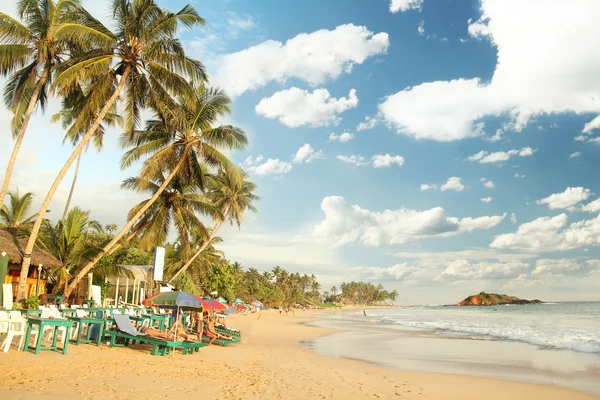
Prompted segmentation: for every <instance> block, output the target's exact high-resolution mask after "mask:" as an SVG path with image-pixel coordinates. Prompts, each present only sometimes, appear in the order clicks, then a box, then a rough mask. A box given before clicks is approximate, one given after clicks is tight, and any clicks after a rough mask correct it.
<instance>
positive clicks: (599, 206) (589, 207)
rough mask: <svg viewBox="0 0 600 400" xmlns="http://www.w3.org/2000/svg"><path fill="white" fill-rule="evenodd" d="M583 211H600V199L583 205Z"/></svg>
mask: <svg viewBox="0 0 600 400" xmlns="http://www.w3.org/2000/svg"><path fill="white" fill-rule="evenodd" d="M581 211H587V212H597V211H600V199H596V200H594V201H592V202H590V203H587V204H586V205H584V206H582V207H581Z"/></svg>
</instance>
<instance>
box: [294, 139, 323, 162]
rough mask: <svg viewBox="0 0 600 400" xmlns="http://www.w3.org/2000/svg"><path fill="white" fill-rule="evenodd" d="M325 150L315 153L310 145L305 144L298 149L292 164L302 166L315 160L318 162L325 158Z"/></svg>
mask: <svg viewBox="0 0 600 400" xmlns="http://www.w3.org/2000/svg"><path fill="white" fill-rule="evenodd" d="M323 157H324V156H323V150H319V151H315V149H313V148H312V146H311V145H310V144H308V143H305V144H304V145H302V147H300V148H299V149H298V151H297V152H296V154H295V155H294V158H293V159H292V162H293V163H294V164H301V163H303V162H306V163H309V162H311V161H313V160H318V159H321V158H323Z"/></svg>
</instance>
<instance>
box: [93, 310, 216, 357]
mask: <svg viewBox="0 0 600 400" xmlns="http://www.w3.org/2000/svg"><path fill="white" fill-rule="evenodd" d="M113 318H114V321H115V324H116V325H117V328H116V329H114V330H113V329H109V330H105V331H104V333H105V334H107V335H109V336H110V342H109V346H110V347H115V346H126V345H127V344H129V342H130V341H132V342H133V341H139V342H140V343H148V344H151V345H152V352H151V353H150V354H152V355H161V356H164V355H165V354H169V353H170V351H171V349H175V348H177V347H180V348H182V352H183V354H192V353H194V352H195V351H198V350H199V349H200V347H203V346H205V345H206V344H204V343H202V342H180V341H169V340H164V339H160V338H156V337H151V336H147V335H145V334H143V333H140V332H138V330H137V329H135V327H134V326H133V324H132V323H131V320H130V319H129V315H120V314H115V315H114V316H113ZM117 338H121V339H123V341H124V344H123V345H118V344H116V343H115V342H116V339H117Z"/></svg>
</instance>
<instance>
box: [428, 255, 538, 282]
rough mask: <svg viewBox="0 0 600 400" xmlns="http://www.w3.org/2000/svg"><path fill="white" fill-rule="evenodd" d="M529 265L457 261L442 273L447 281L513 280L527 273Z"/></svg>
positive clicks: (442, 276) (515, 262)
mask: <svg viewBox="0 0 600 400" xmlns="http://www.w3.org/2000/svg"><path fill="white" fill-rule="evenodd" d="M528 269H529V264H528V263H525V262H521V261H512V262H488V261H480V262H476V263H475V262H470V261H468V260H460V259H459V260H455V261H453V262H452V263H450V265H448V267H447V268H446V269H445V270H444V271H443V272H442V273H441V275H440V278H445V279H511V278H516V277H518V276H519V275H521V274H523V273H525V272H527V270H528Z"/></svg>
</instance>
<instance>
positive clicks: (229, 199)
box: [171, 171, 259, 281]
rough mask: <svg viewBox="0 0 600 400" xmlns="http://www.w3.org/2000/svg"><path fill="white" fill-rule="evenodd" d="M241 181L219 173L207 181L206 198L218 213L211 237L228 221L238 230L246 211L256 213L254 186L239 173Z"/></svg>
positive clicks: (183, 268) (186, 266)
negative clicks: (235, 225) (253, 203)
mask: <svg viewBox="0 0 600 400" xmlns="http://www.w3.org/2000/svg"><path fill="white" fill-rule="evenodd" d="M241 174H242V179H241V180H238V179H234V178H232V177H231V176H230V174H228V173H226V172H224V171H220V172H219V173H218V174H217V175H214V176H212V177H211V179H210V180H209V182H208V183H209V191H208V197H209V198H210V199H211V200H212V202H213V204H214V205H215V206H216V207H217V209H218V210H219V211H220V213H219V215H217V216H215V218H213V220H214V227H213V229H212V233H211V235H216V234H217V232H218V231H219V228H221V226H222V225H223V222H224V221H226V220H229V222H230V223H231V225H233V223H234V222H235V223H236V224H237V226H238V228H239V226H240V225H241V223H242V217H243V214H244V212H245V211H246V210H250V211H252V212H256V208H255V207H254V206H253V205H252V202H253V201H256V200H258V199H259V197H258V196H256V195H255V194H254V193H253V192H254V191H255V190H256V185H255V184H254V183H252V182H250V181H249V180H248V175H247V174H245V173H244V172H241ZM202 250H203V248H202V247H201V248H200V249H199V250H198V251H197V252H196V254H194V256H192V258H190V259H189V260H188V262H187V263H186V264H185V265H184V266H183V267H181V269H180V270H179V271H177V273H176V274H175V275H173V277H172V278H171V281H172V280H174V279H176V278H177V277H178V276H179V275H180V274H182V273H183V272H184V271H185V270H186V269H187V268H188V266H189V265H190V264H191V263H192V262H193V261H194V259H195V258H196V257H197V256H198V255H199V254H200V252H201V251H202Z"/></svg>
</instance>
